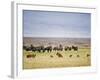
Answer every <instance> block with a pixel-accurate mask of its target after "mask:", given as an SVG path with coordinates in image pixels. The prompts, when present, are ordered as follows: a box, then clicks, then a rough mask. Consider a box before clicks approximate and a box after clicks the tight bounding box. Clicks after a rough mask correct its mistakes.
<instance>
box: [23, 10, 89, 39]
mask: <svg viewBox="0 0 100 80" xmlns="http://www.w3.org/2000/svg"><path fill="white" fill-rule="evenodd" d="M23 29H24V30H23V31H24V37H72V38H76V37H78V38H90V36H91V14H90V13H72V12H54V11H36V10H24V11H23Z"/></svg>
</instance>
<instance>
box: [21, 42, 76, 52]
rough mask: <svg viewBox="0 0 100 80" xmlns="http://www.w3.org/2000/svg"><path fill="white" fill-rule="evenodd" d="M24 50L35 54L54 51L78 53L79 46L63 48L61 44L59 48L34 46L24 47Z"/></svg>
mask: <svg viewBox="0 0 100 80" xmlns="http://www.w3.org/2000/svg"><path fill="white" fill-rule="evenodd" d="M23 49H24V50H26V51H33V52H39V53H40V52H52V51H71V50H73V51H78V46H74V45H72V46H65V47H63V46H62V45H61V44H60V45H59V46H55V47H52V46H47V47H44V46H33V45H32V44H31V45H30V46H23Z"/></svg>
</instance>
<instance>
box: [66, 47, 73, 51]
mask: <svg viewBox="0 0 100 80" xmlns="http://www.w3.org/2000/svg"><path fill="white" fill-rule="evenodd" d="M64 49H65V51H67V50H68V51H71V50H72V48H71V47H68V46H65V48H64Z"/></svg>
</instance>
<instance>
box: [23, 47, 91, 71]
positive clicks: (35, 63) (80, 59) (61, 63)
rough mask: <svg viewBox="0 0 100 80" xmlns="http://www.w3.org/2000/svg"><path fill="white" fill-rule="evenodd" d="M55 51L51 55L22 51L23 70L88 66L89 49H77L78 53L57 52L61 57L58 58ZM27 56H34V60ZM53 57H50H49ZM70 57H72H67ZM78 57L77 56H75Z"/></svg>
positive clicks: (89, 63)
mask: <svg viewBox="0 0 100 80" xmlns="http://www.w3.org/2000/svg"><path fill="white" fill-rule="evenodd" d="M56 53H57V52H56V51H52V52H51V53H48V52H45V53H38V52H28V51H23V54H24V55H23V56H24V57H23V69H36V68H57V67H80V66H90V65H91V58H90V56H88V57H87V54H89V55H90V53H91V52H90V48H84V49H79V50H78V51H59V53H60V54H62V56H63V57H58V56H57V55H56ZM28 54H36V57H35V58H27V57H26V55H28ZM51 55H52V56H53V57H50V56H51ZM70 55H72V57H69V56H70ZM77 55H79V56H77Z"/></svg>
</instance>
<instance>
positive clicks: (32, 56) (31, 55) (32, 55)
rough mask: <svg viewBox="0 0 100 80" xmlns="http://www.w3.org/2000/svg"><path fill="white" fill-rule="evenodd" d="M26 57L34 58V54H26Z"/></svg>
mask: <svg viewBox="0 0 100 80" xmlns="http://www.w3.org/2000/svg"><path fill="white" fill-rule="evenodd" d="M26 57H27V58H35V57H36V54H28V55H27V56H26Z"/></svg>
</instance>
